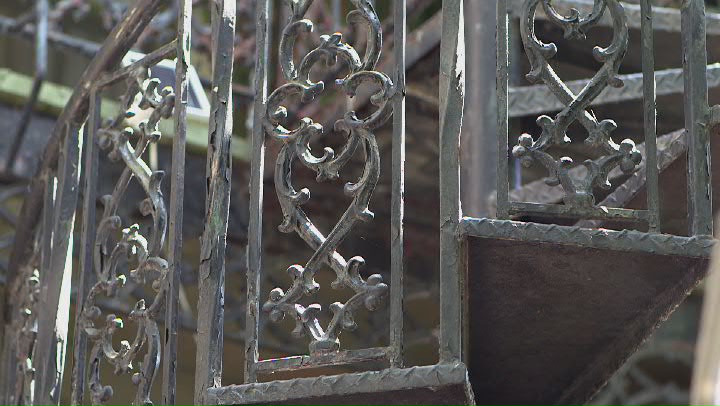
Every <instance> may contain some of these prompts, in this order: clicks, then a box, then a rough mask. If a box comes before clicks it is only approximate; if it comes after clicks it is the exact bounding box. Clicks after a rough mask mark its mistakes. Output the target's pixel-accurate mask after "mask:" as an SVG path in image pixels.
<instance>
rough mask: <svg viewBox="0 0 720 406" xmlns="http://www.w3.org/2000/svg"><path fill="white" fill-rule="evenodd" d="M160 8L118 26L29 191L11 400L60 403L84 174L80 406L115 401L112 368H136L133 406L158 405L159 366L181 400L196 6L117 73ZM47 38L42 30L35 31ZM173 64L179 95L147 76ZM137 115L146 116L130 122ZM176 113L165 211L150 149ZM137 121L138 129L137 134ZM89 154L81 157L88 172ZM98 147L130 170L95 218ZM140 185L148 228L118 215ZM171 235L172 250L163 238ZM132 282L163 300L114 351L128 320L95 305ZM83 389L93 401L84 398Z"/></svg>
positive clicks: (75, 383)
mask: <svg viewBox="0 0 720 406" xmlns="http://www.w3.org/2000/svg"><path fill="white" fill-rule="evenodd" d="M40 3H42V2H40ZM45 3H46V2H45ZM161 3H162V2H161V1H158V0H141V1H139V2H137V3H136V4H135V5H134V6H132V7H131V8H130V9H129V10H128V13H127V14H126V16H125V17H124V19H123V20H122V21H121V22H120V24H118V25H117V26H116V27H115V28H114V29H113V31H112V33H111V35H110V36H109V37H108V39H107V40H106V42H105V43H104V44H103V46H102V47H101V49H100V50H99V51H98V53H97V55H96V56H95V58H94V59H93V61H92V63H91V64H90V65H89V66H88V68H87V69H86V71H85V72H84V74H83V76H82V80H81V83H79V84H78V86H77V88H76V90H75V92H74V93H73V95H72V97H71V99H70V101H69V102H68V104H67V105H66V107H65V109H64V110H63V112H62V114H61V116H60V117H59V119H58V122H57V125H56V127H55V130H54V133H53V134H52V135H51V138H50V141H49V143H48V147H47V148H46V151H45V154H44V156H43V160H42V162H41V167H40V170H39V173H38V175H36V176H35V178H33V180H32V182H31V184H30V188H29V192H28V194H27V197H26V200H25V203H24V205H23V209H22V212H21V215H20V219H19V222H18V224H20V225H21V226H20V227H18V228H17V233H16V236H15V248H14V250H13V253H12V256H11V259H10V264H9V273H8V281H7V282H8V283H7V285H8V289H7V297H6V303H7V304H6V313H5V314H6V328H5V334H4V342H3V389H4V390H3V396H4V401H5V402H6V403H9V404H10V403H12V404H53V403H54V404H57V403H58V402H59V401H60V396H61V393H60V392H61V387H62V382H63V379H64V377H63V370H64V365H65V360H66V358H67V353H68V343H67V340H68V335H67V333H68V324H69V316H70V311H69V310H70V298H71V291H70V283H71V277H72V271H73V267H72V256H71V255H72V251H73V238H72V236H73V224H74V221H75V212H76V208H77V206H78V196H79V194H78V191H79V189H80V187H81V183H80V178H81V176H80V173H81V168H82V173H83V176H82V178H83V180H84V182H82V187H83V188H84V194H83V204H82V207H83V209H82V220H81V225H82V230H81V232H80V235H81V242H82V246H81V247H80V250H79V251H80V269H79V279H78V280H79V284H78V285H77V286H76V296H75V302H76V304H77V310H76V312H75V315H76V320H75V337H74V338H75V342H74V345H73V347H71V348H72V351H71V352H70V353H71V354H72V358H73V374H72V379H71V380H72V402H73V403H74V404H80V403H84V402H86V401H89V402H91V403H93V404H101V403H105V402H108V401H110V400H111V399H113V400H116V399H114V398H113V397H112V395H113V390H112V387H110V386H108V385H104V384H103V382H104V381H103V377H102V376H101V373H100V371H101V369H105V367H104V366H103V364H105V363H106V364H107V365H109V366H111V367H113V368H114V369H115V372H116V373H120V374H123V373H133V375H132V378H130V377H128V379H131V380H132V382H133V383H134V384H135V385H137V393H136V396H135V399H134V403H135V404H147V403H151V401H150V389H151V387H152V385H153V381H154V380H155V377H156V375H157V373H158V372H159V368H160V361H161V359H162V360H163V365H162V368H163V381H164V382H163V384H164V385H163V403H168V404H173V403H174V402H175V400H174V398H175V368H176V365H175V359H176V354H175V352H176V345H177V344H176V338H175V337H176V325H177V303H178V300H177V288H178V272H177V270H178V269H179V258H180V249H181V245H180V243H181V237H180V233H181V227H182V199H183V185H184V156H185V125H186V124H185V122H186V116H185V114H186V113H185V106H186V104H187V95H188V90H187V77H186V72H187V67H188V64H189V46H190V42H189V24H190V18H191V2H189V1H183V0H180V1H178V3H177V7H178V8H177V9H178V11H179V12H178V35H177V39H176V40H175V41H173V42H171V43H169V44H167V45H165V46H163V47H161V48H160V49H158V50H157V51H155V52H152V53H150V54H148V55H147V56H146V57H145V58H143V59H142V60H140V61H138V62H136V63H133V64H132V65H129V66H126V67H123V68H119V69H118V68H117V65H118V64H119V62H120V59H121V58H122V56H123V55H125V53H126V52H127V51H128V50H129V49H130V47H131V46H132V45H133V44H134V43H135V42H136V40H137V39H138V37H139V36H140V34H141V33H142V32H143V30H144V29H145V27H146V26H147V25H148V23H149V22H150V21H151V20H152V18H153V17H154V16H155V14H156V13H157V12H158V10H159V9H160V6H161ZM41 16H42V14H41ZM40 25H41V24H39V27H40ZM40 31H42V30H41V29H40V28H38V32H39V35H40ZM43 46H44V45H43ZM173 57H177V65H176V74H177V77H176V81H175V86H174V89H175V90H173V89H172V88H167V89H159V88H158V85H159V81H158V80H150V79H149V77H148V69H149V68H150V67H152V66H153V65H154V64H156V63H157V62H159V61H161V60H163V59H165V58H173ZM120 82H125V84H126V87H127V89H126V93H125V95H124V97H123V100H122V111H120V112H118V113H117V114H116V115H115V116H114V117H112V118H110V119H109V120H107V121H105V122H104V123H103V122H102V119H103V117H101V115H100V108H101V93H102V91H103V90H104V89H106V88H108V87H110V86H114V85H116V84H117V83H120ZM175 92H177V96H176V93H175ZM31 102H32V100H31ZM135 111H138V112H140V115H145V118H146V119H145V120H142V121H140V120H136V122H134V123H133V122H129V121H128V119H130V118H131V117H132V115H133V113H134V112H135ZM170 117H174V119H175V124H176V125H175V134H174V138H173V162H172V169H171V171H172V179H171V195H170V199H169V207H166V206H168V202H167V201H166V198H165V197H164V196H163V195H162V192H161V191H160V182H161V179H162V173H163V172H162V171H154V170H150V169H149V168H148V165H147V164H146V163H145V162H144V160H143V158H142V154H143V152H144V151H145V150H146V148H147V147H148V146H149V145H151V144H153V143H156V142H157V141H158V140H159V138H160V136H161V134H160V132H159V131H158V124H159V122H160V121H161V120H164V119H168V118H170ZM132 124H134V125H135V126H137V128H136V129H133V128H132V126H131V125H132ZM126 126H127V127H126ZM83 149H84V150H85V151H84V156H85V159H84V162H82V165H81V155H83V154H82V150H83ZM100 149H102V150H104V151H106V153H107V155H108V158H109V159H110V160H111V161H113V162H116V163H117V164H119V165H122V166H123V167H124V169H123V170H122V173H121V175H120V177H119V179H117V181H116V183H115V187H114V190H113V192H112V194H110V195H108V196H104V197H102V199H100V200H101V201H102V204H103V209H104V210H103V212H102V214H101V215H100V216H96V213H95V206H96V203H97V201H98V197H99V196H97V190H98V189H97V183H98V180H99V179H98V170H99V154H100V152H99V150H100ZM133 179H134V180H137V183H138V184H139V185H140V186H141V188H142V189H143V190H144V193H145V194H146V198H145V199H143V200H142V201H141V202H139V203H140V211H141V213H142V215H143V216H147V217H149V218H150V219H151V221H150V223H152V224H151V226H150V227H149V231H148V232H145V230H144V229H142V230H141V228H140V227H139V226H138V225H132V224H128V223H126V221H127V220H128V219H125V218H121V216H120V215H119V214H118V208H119V207H121V206H122V205H123V204H126V202H125V201H124V200H123V197H124V195H125V191H126V189H127V188H128V185H129V184H130V183H131V182H132V181H133ZM167 235H169V237H168V238H167V239H168V240H169V241H170V242H169V243H166V242H165V240H166V236H167ZM165 252H167V254H165ZM165 255H167V256H165ZM128 279H132V280H134V281H135V282H136V283H140V284H148V286H150V285H152V288H153V289H155V291H156V294H155V297H154V298H153V300H152V301H151V302H150V303H145V302H144V301H142V300H141V301H139V302H138V303H137V304H136V305H135V309H134V311H132V312H131V314H130V317H129V318H130V320H131V321H133V322H135V323H136V325H137V327H136V331H135V332H136V337H135V339H134V340H133V342H132V343H129V342H127V341H123V342H122V343H121V344H120V348H114V344H113V340H112V337H113V334H114V333H115V332H116V331H118V330H119V329H120V328H122V327H123V320H122V319H120V318H119V317H116V316H115V315H112V314H103V312H102V311H101V310H100V308H99V307H98V299H99V298H101V297H104V296H107V297H112V296H114V295H116V294H117V293H118V292H119V291H120V290H122V289H123V285H124V283H125V282H126V281H127V280H128ZM159 321H162V322H164V323H165V325H166V327H167V328H166V329H165V331H166V332H167V333H166V335H165V337H164V338H161V331H160V329H159V328H158V322H159ZM140 353H144V358H143V360H142V361H141V360H137V359H136V358H137V357H138V354H140ZM161 354H162V357H161ZM134 361H135V362H136V364H142V367H141V368H140V369H139V370H134V369H133V362H134ZM138 361H141V362H138ZM86 392H89V393H90V394H89V395H88V396H85V393H86Z"/></svg>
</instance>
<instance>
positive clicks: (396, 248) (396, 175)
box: [390, 0, 406, 368]
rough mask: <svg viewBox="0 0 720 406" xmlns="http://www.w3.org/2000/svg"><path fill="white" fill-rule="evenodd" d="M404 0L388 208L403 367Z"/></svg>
mask: <svg viewBox="0 0 720 406" xmlns="http://www.w3.org/2000/svg"><path fill="white" fill-rule="evenodd" d="M405 3H406V0H395V9H394V11H393V13H394V16H393V17H394V25H395V29H394V34H395V40H394V42H393V44H394V53H395V70H396V76H395V95H394V96H393V98H394V99H393V142H392V208H391V213H390V217H391V220H390V221H391V227H390V233H391V239H390V241H391V242H390V250H391V252H390V262H391V270H390V272H391V274H390V346H391V347H392V354H391V356H390V365H391V366H392V367H394V368H400V367H402V366H403V294H404V292H403V279H404V277H403V276H404V251H403V247H404V235H403V219H404V215H405V206H404V202H403V196H404V194H405V34H406V9H405V7H406V4H405Z"/></svg>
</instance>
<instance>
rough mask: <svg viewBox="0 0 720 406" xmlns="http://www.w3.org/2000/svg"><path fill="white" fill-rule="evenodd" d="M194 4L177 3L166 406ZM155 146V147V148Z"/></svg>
mask: <svg viewBox="0 0 720 406" xmlns="http://www.w3.org/2000/svg"><path fill="white" fill-rule="evenodd" d="M192 3H193V2H192V1H191V0H178V6H177V7H178V26H177V27H178V28H177V30H178V32H177V37H178V41H177V62H176V64H175V117H174V120H175V134H174V136H173V149H172V153H173V155H172V169H171V173H172V178H171V183H170V213H169V214H170V218H169V219H168V221H169V226H168V233H169V247H168V267H169V270H170V275H169V276H168V283H169V286H168V291H167V297H166V298H165V351H164V353H165V354H164V357H163V385H162V388H163V389H162V390H163V404H164V405H174V404H175V398H176V381H177V376H176V374H177V346H178V340H177V330H178V306H179V303H180V298H179V294H180V273H181V272H182V239H183V233H182V224H183V202H184V197H185V140H186V138H187V104H188V91H189V88H188V76H187V70H188V66H189V65H190V32H191V27H190V25H191V19H192ZM153 145H155V144H153Z"/></svg>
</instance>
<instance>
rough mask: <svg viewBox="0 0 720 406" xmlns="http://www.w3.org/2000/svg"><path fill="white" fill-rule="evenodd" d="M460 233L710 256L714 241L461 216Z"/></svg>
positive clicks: (651, 252)
mask: <svg viewBox="0 0 720 406" xmlns="http://www.w3.org/2000/svg"><path fill="white" fill-rule="evenodd" d="M461 234H462V235H463V236H473V237H480V238H494V239H507V240H517V241H530V242H544V243H550V244H562V245H575V246H580V247H587V248H596V249H606V250H613V251H625V252H645V253H649V254H657V255H678V256H685V257H698V258H709V257H710V253H711V252H712V247H713V245H714V244H715V240H713V239H712V238H709V237H706V236H697V237H680V236H675V235H669V234H653V233H643V232H639V231H632V230H623V231H615V230H606V229H588V228H581V227H577V226H559V225H556V224H538V223H526V222H521V221H512V220H495V219H478V218H472V217H465V218H463V219H462V224H461Z"/></svg>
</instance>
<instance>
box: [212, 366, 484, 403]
mask: <svg viewBox="0 0 720 406" xmlns="http://www.w3.org/2000/svg"><path fill="white" fill-rule="evenodd" d="M467 374H468V372H467V369H466V368H465V366H464V365H463V364H460V363H450V364H441V365H432V366H423V367H413V368H407V369H396V368H391V369H385V370H382V371H371V372H362V373H354V374H341V375H330V376H320V377H317V378H299V379H293V380H285V381H272V382H263V383H255V384H250V385H231V386H226V387H222V388H215V389H211V390H210V391H209V394H208V402H209V403H210V404H220V405H238V404H250V403H261V404H262V403H264V404H272V403H275V402H282V401H285V400H288V399H303V398H317V397H323V396H348V395H352V394H357V393H381V392H383V391H397V390H413V389H421V388H437V387H442V386H446V385H466V382H467ZM467 386H468V387H467V397H468V400H469V404H474V403H473V402H472V390H471V389H470V388H469V385H467Z"/></svg>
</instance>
